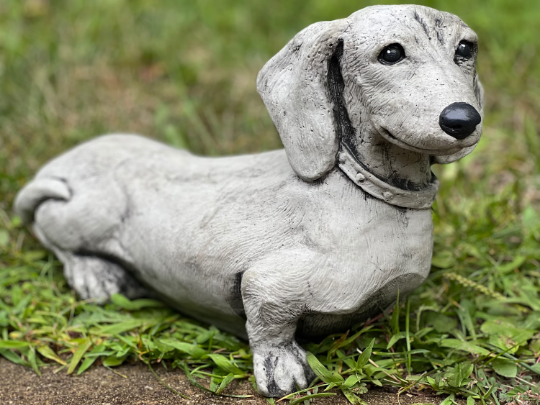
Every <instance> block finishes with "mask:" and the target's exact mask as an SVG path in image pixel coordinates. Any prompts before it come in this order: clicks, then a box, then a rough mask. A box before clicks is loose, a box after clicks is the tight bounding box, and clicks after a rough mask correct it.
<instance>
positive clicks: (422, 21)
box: [414, 11, 431, 40]
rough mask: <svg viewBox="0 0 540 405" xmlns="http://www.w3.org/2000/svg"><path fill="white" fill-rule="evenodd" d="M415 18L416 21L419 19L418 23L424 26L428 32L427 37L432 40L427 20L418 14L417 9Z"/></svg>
mask: <svg viewBox="0 0 540 405" xmlns="http://www.w3.org/2000/svg"><path fill="white" fill-rule="evenodd" d="M414 19H415V20H416V21H418V23H419V24H420V25H421V26H422V29H423V30H424V32H425V33H426V35H427V37H428V38H429V39H430V40H431V36H430V35H429V28H428V26H427V24H426V22H425V21H424V20H423V19H422V17H420V16H419V15H418V13H417V12H416V11H415V12H414Z"/></svg>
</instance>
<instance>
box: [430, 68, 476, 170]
mask: <svg viewBox="0 0 540 405" xmlns="http://www.w3.org/2000/svg"><path fill="white" fill-rule="evenodd" d="M473 86H474V94H475V95H476V100H477V101H478V106H479V107H480V115H481V116H482V119H483V117H484V88H483V87H482V83H480V79H479V78H478V73H477V74H476V75H475V76H474V83H473ZM474 148H476V144H474V145H473V146H469V147H468V148H463V149H462V150H460V151H459V152H457V153H454V154H453V155H447V156H433V163H437V164H440V165H445V164H448V163H453V162H455V161H457V160H459V159H461V158H463V157H465V156H467V155H468V154H469V153H471V152H472V151H473V150H474Z"/></svg>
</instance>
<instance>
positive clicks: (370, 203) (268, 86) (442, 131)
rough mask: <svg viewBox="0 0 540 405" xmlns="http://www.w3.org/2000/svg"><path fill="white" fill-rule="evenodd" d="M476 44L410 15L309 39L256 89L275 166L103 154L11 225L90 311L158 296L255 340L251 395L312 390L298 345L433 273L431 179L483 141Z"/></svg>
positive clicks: (329, 26) (439, 21) (179, 154)
mask: <svg viewBox="0 0 540 405" xmlns="http://www.w3.org/2000/svg"><path fill="white" fill-rule="evenodd" d="M477 43H478V42H477V36H476V34H475V33H474V32H473V31H472V30H471V29H470V28H469V27H468V26H467V25H466V24H465V23H464V22H463V21H461V20H460V19H459V18H458V17H456V16H454V15H452V14H448V13H445V12H440V11H437V10H434V9H431V8H428V7H421V6H415V5H404V6H374V7H368V8H365V9H362V10H360V11H358V12H356V13H354V14H352V15H351V16H350V17H348V18H344V19H341V20H335V21H329V22H319V23H316V24H313V25H310V26H309V27H307V28H306V29H304V30H303V31H301V32H300V33H299V34H297V35H296V36H295V37H294V38H293V39H292V40H291V41H290V42H289V43H288V44H287V45H286V46H285V47H284V48H283V49H282V50H281V51H280V52H279V53H278V54H277V55H275V56H274V57H273V58H272V59H271V60H270V61H269V62H268V63H267V64H266V65H265V66H264V67H263V68H262V70H261V72H260V73H259V76H258V78H257V88H258V91H259V93H260V94H261V96H262V99H263V101H264V103H265V105H266V107H267V109H268V111H269V112H270V116H271V117H272V120H273V122H274V124H275V126H276V128H277V130H278V132H279V135H280V136H281V140H282V141H283V145H284V150H277V151H272V152H266V153H260V154H254V155H245V156H235V157H223V158H207V157H199V156H194V155H192V154H190V153H188V152H186V151H180V150H176V149H174V148H171V147H169V146H166V145H163V144H161V143H158V142H155V141H152V140H149V139H145V138H143V137H139V136H135V135H109V136H104V137H99V138H96V139H95V140H92V141H89V142H87V143H84V144H82V145H80V146H77V147H75V148H74V149H72V150H70V151H68V152H66V153H65V154H63V155H61V156H59V157H58V158H56V159H54V160H52V161H51V162H50V163H48V164H47V165H46V166H44V167H43V168H42V169H41V170H40V171H39V172H38V174H37V175H36V177H35V178H34V179H33V180H32V181H31V182H30V183H29V184H28V185H26V186H25V187H24V188H23V189H22V190H21V191H20V193H19V194H18V196H17V198H16V201H15V209H16V211H17V212H18V214H19V215H20V216H21V217H22V219H23V220H24V221H25V222H26V223H27V224H31V227H32V229H33V232H34V233H35V235H36V237H37V238H38V239H39V240H40V241H41V242H42V243H43V245H44V246H45V247H46V248H48V249H50V250H51V251H52V252H54V254H55V255H56V256H57V257H58V258H59V259H60V261H61V262H62V263H63V264H64V273H65V276H66V278H67V281H68V282H69V284H70V285H71V287H72V288H74V289H75V290H76V291H77V293H78V294H79V295H80V296H81V297H82V298H83V299H95V300H97V301H98V302H103V301H106V300H107V299H108V297H110V295H111V294H114V293H118V292H120V293H122V294H125V295H126V296H128V297H131V298H136V297H140V296H143V295H147V294H148V293H149V292H151V293H152V294H154V295H157V296H159V297H160V298H161V299H163V300H164V301H165V302H167V303H169V304H170V305H172V306H174V307H175V308H177V309H178V310H179V311H181V312H183V313H186V314H189V315H190V316H193V317H194V318H197V319H200V320H203V321H205V322H208V323H211V324H214V325H216V326H218V327H219V328H222V329H223V330H226V331H229V332H232V333H234V334H236V335H238V336H241V337H244V338H248V339H249V343H250V346H251V349H252V350H253V355H254V357H253V361H254V373H255V377H256V380H257V385H258V389H259V391H260V393H261V394H263V395H265V396H281V395H284V394H288V393H290V392H292V391H294V390H295V386H298V387H300V388H305V387H306V386H307V385H308V384H309V383H310V381H311V380H312V379H313V377H314V374H313V371H312V370H311V369H310V367H309V365H308V363H307V361H306V354H305V351H304V350H303V349H302V348H301V347H300V346H299V345H298V343H297V342H296V341H295V336H296V335H301V336H321V335H325V334H329V333H333V332H337V331H343V330H347V328H349V327H351V326H352V325H354V324H356V323H358V322H361V321H362V320H365V319H367V318H369V317H371V316H373V315H374V314H377V313H380V312H381V311H382V310H384V309H386V308H388V307H389V306H391V305H392V304H393V303H394V302H395V301H396V298H397V296H398V291H399V294H400V295H401V296H402V297H403V296H405V295H407V294H408V293H410V292H411V291H412V290H414V289H415V288H416V287H417V286H418V285H419V284H421V283H422V282H423V280H424V279H425V278H426V277H427V275H428V273H429V270H430V261H431V256H432V249H433V223H432V218H431V211H430V207H431V205H432V203H433V201H434V199H435V196H436V193H437V188H438V181H437V178H436V177H435V175H434V174H433V173H432V172H431V169H430V167H431V165H432V164H435V163H440V164H444V163H451V162H453V161H456V160H457V159H460V158H462V157H463V156H465V155H467V154H468V153H470V152H471V151H472V150H473V149H474V147H475V145H476V144H477V143H478V141H479V139H480V134H481V130H482V125H481V123H482V102H483V90H482V87H481V84H480V82H479V80H478V75H477V73H476V55H477V50H478V45H477Z"/></svg>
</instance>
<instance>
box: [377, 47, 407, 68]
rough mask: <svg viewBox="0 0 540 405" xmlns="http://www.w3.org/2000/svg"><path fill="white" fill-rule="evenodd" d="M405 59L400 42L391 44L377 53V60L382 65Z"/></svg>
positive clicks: (393, 63)
mask: <svg viewBox="0 0 540 405" xmlns="http://www.w3.org/2000/svg"><path fill="white" fill-rule="evenodd" d="M403 59H405V50H404V49H403V47H402V46H401V45H400V44H397V43H396V44H391V45H388V46H387V47H386V48H384V49H383V50H382V51H381V53H380V54H379V57H378V60H379V62H380V63H382V64H383V65H395V64H396V63H398V62H401V61H402V60H403Z"/></svg>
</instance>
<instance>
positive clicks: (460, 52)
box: [456, 41, 474, 59]
mask: <svg viewBox="0 0 540 405" xmlns="http://www.w3.org/2000/svg"><path fill="white" fill-rule="evenodd" d="M473 53H474V45H473V44H472V43H470V42H469V41H461V42H460V43H459V45H458V47H457V49H456V56H459V57H461V58H463V59H471V57H472V56H473Z"/></svg>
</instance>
